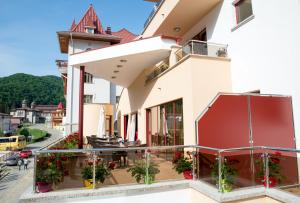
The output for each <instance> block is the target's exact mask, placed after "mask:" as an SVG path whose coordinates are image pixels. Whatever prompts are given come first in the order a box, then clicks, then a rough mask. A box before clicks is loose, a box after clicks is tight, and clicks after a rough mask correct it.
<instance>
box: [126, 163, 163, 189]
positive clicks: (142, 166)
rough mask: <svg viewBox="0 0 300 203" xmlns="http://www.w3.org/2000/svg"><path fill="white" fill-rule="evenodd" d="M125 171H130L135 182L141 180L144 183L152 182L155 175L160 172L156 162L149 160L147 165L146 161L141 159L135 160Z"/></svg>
mask: <svg viewBox="0 0 300 203" xmlns="http://www.w3.org/2000/svg"><path fill="white" fill-rule="evenodd" d="M127 171H128V172H130V173H131V176H132V177H134V178H135V180H136V182H137V183H140V182H141V180H143V182H144V183H145V184H151V183H153V182H154V180H155V175H156V174H158V173H159V172H160V171H159V169H158V168H157V165H156V164H154V163H153V162H150V163H149V166H147V163H146V162H145V161H143V160H141V161H137V162H136V163H135V165H134V166H132V167H130V168H129V169H128V170H127Z"/></svg>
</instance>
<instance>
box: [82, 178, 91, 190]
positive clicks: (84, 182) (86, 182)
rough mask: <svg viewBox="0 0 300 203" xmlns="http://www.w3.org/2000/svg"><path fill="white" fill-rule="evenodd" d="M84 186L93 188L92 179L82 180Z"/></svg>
mask: <svg viewBox="0 0 300 203" xmlns="http://www.w3.org/2000/svg"><path fill="white" fill-rule="evenodd" d="M83 184H84V187H85V188H87V189H93V179H87V180H83Z"/></svg>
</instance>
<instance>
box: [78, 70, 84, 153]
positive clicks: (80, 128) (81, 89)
mask: <svg viewBox="0 0 300 203" xmlns="http://www.w3.org/2000/svg"><path fill="white" fill-rule="evenodd" d="M84 72H85V67H84V66H80V84H79V126H78V136H79V143H78V148H79V149H82V148H83V102H84V101H83V97H84Z"/></svg>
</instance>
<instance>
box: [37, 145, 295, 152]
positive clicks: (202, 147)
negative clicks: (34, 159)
mask: <svg viewBox="0 0 300 203" xmlns="http://www.w3.org/2000/svg"><path fill="white" fill-rule="evenodd" d="M179 148H195V149H203V150H211V151H216V152H220V153H222V152H234V151H242V150H272V151H285V152H296V153H300V149H293V148H283V147H269V146H253V147H236V148H225V149H222V148H213V147H207V146H200V145H175V146H155V147H129V148H93V149H55V150H44V149H40V150H37V151H35V152H34V154H44V153H68V152H69V153H85V152H99V151H112V152H117V151H136V150H145V151H146V150H148V151H149V150H150V151H151V150H168V149H179Z"/></svg>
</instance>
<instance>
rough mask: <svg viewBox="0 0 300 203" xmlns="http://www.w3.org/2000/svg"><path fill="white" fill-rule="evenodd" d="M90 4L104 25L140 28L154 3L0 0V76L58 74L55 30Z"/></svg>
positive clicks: (137, 31) (64, 28)
mask: <svg viewBox="0 0 300 203" xmlns="http://www.w3.org/2000/svg"><path fill="white" fill-rule="evenodd" d="M89 4H93V6H94V8H95V10H96V12H97V15H98V17H99V18H100V21H101V22H102V25H103V27H104V28H106V27H107V26H111V27H112V31H118V30H119V29H121V28H123V27H125V28H127V29H128V30H130V31H131V32H133V33H135V34H140V33H141V32H142V31H143V25H144V22H145V21H146V19H147V17H148V15H149V14H150V12H151V10H152V8H153V3H151V2H147V1H144V0H0V77H3V76H8V75H11V74H14V73H27V74H33V75H59V72H58V70H57V68H56V65H55V60H56V59H66V57H67V56H66V54H61V53H60V50H59V44H58V39H57V35H56V32H57V31H67V30H68V29H69V28H70V26H71V24H72V21H73V19H75V20H76V22H78V21H79V20H80V19H81V17H82V16H83V15H84V14H85V12H86V11H87V9H88V7H89Z"/></svg>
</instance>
